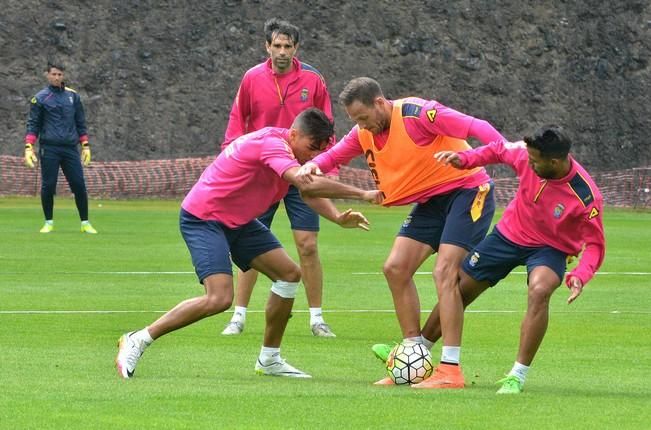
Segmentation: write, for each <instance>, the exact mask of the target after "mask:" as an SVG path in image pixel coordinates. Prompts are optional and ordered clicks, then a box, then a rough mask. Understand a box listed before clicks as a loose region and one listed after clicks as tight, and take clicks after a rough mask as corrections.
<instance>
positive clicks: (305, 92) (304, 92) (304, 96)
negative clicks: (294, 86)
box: [301, 88, 310, 102]
mask: <svg viewBox="0 0 651 430" xmlns="http://www.w3.org/2000/svg"><path fill="white" fill-rule="evenodd" d="M309 93H310V92H309V91H308V90H307V88H303V89H302V90H301V101H302V102H306V101H307V96H308V95H309Z"/></svg>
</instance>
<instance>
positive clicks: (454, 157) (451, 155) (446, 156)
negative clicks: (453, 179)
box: [434, 151, 461, 169]
mask: <svg viewBox="0 0 651 430" xmlns="http://www.w3.org/2000/svg"><path fill="white" fill-rule="evenodd" d="M434 158H436V161H438V162H439V163H443V164H452V165H453V166H454V167H456V168H457V169H459V168H461V157H459V154H457V153H456V152H455V151H439V152H437V153H436V154H434Z"/></svg>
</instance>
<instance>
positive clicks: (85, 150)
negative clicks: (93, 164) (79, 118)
mask: <svg viewBox="0 0 651 430" xmlns="http://www.w3.org/2000/svg"><path fill="white" fill-rule="evenodd" d="M81 162H82V163H84V166H88V165H89V164H90V145H89V144H88V142H81Z"/></svg>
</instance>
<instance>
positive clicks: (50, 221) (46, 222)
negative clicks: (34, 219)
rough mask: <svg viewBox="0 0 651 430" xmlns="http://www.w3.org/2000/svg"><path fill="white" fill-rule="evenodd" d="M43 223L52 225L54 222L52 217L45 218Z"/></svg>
mask: <svg viewBox="0 0 651 430" xmlns="http://www.w3.org/2000/svg"><path fill="white" fill-rule="evenodd" d="M45 224H49V225H52V224H54V220H53V219H46V220H45Z"/></svg>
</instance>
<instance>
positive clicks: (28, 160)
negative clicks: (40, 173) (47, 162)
mask: <svg viewBox="0 0 651 430" xmlns="http://www.w3.org/2000/svg"><path fill="white" fill-rule="evenodd" d="M37 161H38V160H37V159H36V154H34V148H33V147H32V144H31V143H26V144H25V166H27V167H29V168H31V169H33V168H34V164H35V163H36V162H37Z"/></svg>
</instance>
